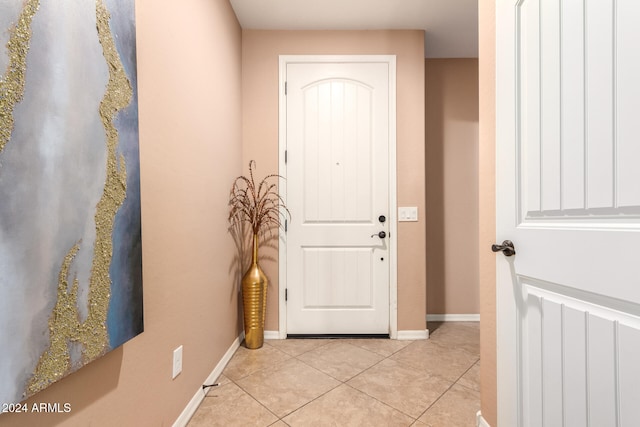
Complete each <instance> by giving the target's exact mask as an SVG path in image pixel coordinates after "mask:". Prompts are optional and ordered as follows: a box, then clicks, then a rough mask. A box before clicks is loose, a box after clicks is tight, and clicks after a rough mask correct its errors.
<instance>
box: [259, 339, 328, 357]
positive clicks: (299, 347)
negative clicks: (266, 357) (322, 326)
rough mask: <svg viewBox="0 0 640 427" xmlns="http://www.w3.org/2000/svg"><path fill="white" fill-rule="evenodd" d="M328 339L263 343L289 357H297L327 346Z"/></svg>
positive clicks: (268, 341)
mask: <svg viewBox="0 0 640 427" xmlns="http://www.w3.org/2000/svg"><path fill="white" fill-rule="evenodd" d="M332 341H333V340H330V339H297V338H296V339H286V340H266V341H265V342H266V343H267V344H268V345H270V346H272V347H275V348H277V349H278V350H280V351H282V352H283V353H286V354H288V355H290V356H299V355H301V354H303V353H306V352H308V351H311V350H314V349H316V348H318V347H321V346H323V345H326V344H329V343H330V342H332Z"/></svg>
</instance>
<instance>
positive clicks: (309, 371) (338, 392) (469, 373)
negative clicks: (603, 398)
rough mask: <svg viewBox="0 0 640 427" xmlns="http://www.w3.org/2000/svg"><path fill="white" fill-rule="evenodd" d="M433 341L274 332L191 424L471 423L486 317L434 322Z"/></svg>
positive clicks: (241, 358)
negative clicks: (481, 327)
mask: <svg viewBox="0 0 640 427" xmlns="http://www.w3.org/2000/svg"><path fill="white" fill-rule="evenodd" d="M428 327H429V332H430V334H431V337H430V339H428V340H422V341H395V340H388V339H387V340H383V339H288V340H267V341H266V342H265V345H264V346H263V347H262V348H261V349H258V350H247V349H246V348H245V347H242V346H241V347H240V348H239V349H238V350H237V351H236V353H235V354H234V356H233V358H232V359H231V361H230V362H229V364H228V365H227V367H226V368H225V370H224V372H223V374H222V375H221V376H220V378H218V381H217V382H218V383H219V386H218V387H213V388H211V389H210V391H209V393H208V394H207V396H206V397H205V399H204V400H203V402H202V404H201V405H200V407H199V408H198V410H197V412H196V413H195V415H194V416H193V418H192V419H191V421H190V422H189V427H200V426H234V425H235V426H276V427H284V426H305V427H306V426H323V427H324V426H431V427H466V426H470V427H473V426H475V425H476V421H475V416H476V412H477V411H478V410H479V409H480V392H479V372H480V369H479V368H480V356H479V354H480V339H479V334H480V330H479V325H478V323H475V322H468V323H467V322H465V323H462V322H455V323H429V326H428Z"/></svg>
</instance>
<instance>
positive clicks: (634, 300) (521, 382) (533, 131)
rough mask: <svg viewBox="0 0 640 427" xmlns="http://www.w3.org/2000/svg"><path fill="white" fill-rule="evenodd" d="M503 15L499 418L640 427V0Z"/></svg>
mask: <svg viewBox="0 0 640 427" xmlns="http://www.w3.org/2000/svg"><path fill="white" fill-rule="evenodd" d="M496 18H497V20H496V24H497V27H496V29H497V35H496V37H497V64H496V65H497V150H498V155H497V176H496V180H497V194H498V203H497V243H502V241H503V240H506V239H508V240H511V241H513V243H514V245H515V250H516V254H515V256H511V257H505V256H503V255H500V254H499V255H498V258H497V261H496V262H497V274H498V282H497V295H498V297H497V303H498V310H497V315H498V317H497V325H498V363H497V367H498V424H499V425H500V426H543V425H544V426H594V427H595V426H598V427H599V426H603V427H605V426H637V425H639V424H638V423H639V422H640V421H639V420H640V317H639V316H640V138H639V137H638V131H639V129H640V128H639V127H638V125H639V123H640V121H639V118H640V78H639V76H640V55H639V54H638V52H639V50H638V45H637V44H638V41H639V40H640V2H638V1H636V0H617V1H615V0H610V1H605V0H584V1H583V0H563V1H557V0H519V1H515V0H498V1H497V16H496ZM487 249H488V248H487Z"/></svg>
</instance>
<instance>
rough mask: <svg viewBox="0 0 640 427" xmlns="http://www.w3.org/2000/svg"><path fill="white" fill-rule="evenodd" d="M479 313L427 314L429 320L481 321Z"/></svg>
mask: <svg viewBox="0 0 640 427" xmlns="http://www.w3.org/2000/svg"><path fill="white" fill-rule="evenodd" d="M479 321H480V315H479V314H427V322H479Z"/></svg>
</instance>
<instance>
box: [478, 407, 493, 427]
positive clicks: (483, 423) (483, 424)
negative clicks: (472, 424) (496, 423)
mask: <svg viewBox="0 0 640 427" xmlns="http://www.w3.org/2000/svg"><path fill="white" fill-rule="evenodd" d="M480 412H481V411H478V413H477V414H476V426H477V427H491V426H490V425H489V423H488V422H487V420H485V419H484V418H483V417H482V414H481V413H480Z"/></svg>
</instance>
